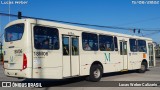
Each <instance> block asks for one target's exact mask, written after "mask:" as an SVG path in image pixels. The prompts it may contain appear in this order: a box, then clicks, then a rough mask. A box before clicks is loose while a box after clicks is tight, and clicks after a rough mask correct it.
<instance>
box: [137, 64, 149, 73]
mask: <svg viewBox="0 0 160 90" xmlns="http://www.w3.org/2000/svg"><path fill="white" fill-rule="evenodd" d="M146 70H147V63H146V62H142V64H141V68H140V69H138V72H139V73H145V72H146Z"/></svg>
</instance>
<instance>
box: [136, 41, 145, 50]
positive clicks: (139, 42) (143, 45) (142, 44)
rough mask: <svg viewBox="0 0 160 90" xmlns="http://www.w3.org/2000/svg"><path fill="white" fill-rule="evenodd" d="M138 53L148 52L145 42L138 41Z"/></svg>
mask: <svg viewBox="0 0 160 90" xmlns="http://www.w3.org/2000/svg"><path fill="white" fill-rule="evenodd" d="M138 51H139V52H147V49H146V41H145V40H138Z"/></svg>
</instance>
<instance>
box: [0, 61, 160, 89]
mask: <svg viewBox="0 0 160 90" xmlns="http://www.w3.org/2000/svg"><path fill="white" fill-rule="evenodd" d="M0 81H30V80H24V79H17V78H12V77H6V76H5V75H4V73H3V68H2V66H1V65H0ZM105 81H115V82H116V81H160V59H157V65H156V67H154V68H150V69H149V70H148V71H147V72H146V73H144V74H140V73H136V72H135V71H129V72H124V73H109V74H104V75H103V78H102V79H101V82H88V81H85V79H84V78H83V77H82V78H72V79H66V80H49V81H43V83H45V85H47V86H48V87H44V88H18V89H22V90H28V89H33V90H35V89H40V90H52V89H54V90H88V89H90V90H98V89H101V90H107V89H119V90H128V89H130V90H133V89H141V90H151V89H152V90H159V89H160V87H100V86H105V85H103V84H106V83H108V84H111V83H112V82H105ZM84 86H85V87H84ZM97 86H98V87H97ZM1 89H5V90H10V89H11V90H13V89H16V90H17V88H0V90H1Z"/></svg>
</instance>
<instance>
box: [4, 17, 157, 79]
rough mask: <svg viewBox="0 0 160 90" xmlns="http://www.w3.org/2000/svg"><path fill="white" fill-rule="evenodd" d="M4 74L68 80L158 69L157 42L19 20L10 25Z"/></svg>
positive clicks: (45, 22) (7, 33)
mask: <svg viewBox="0 0 160 90" xmlns="http://www.w3.org/2000/svg"><path fill="white" fill-rule="evenodd" d="M4 36H5V40H4V73H5V75H7V76H11V77H21V78H32V79H36V78H37V79H64V78H71V77H79V76H87V79H88V80H90V81H99V80H100V79H101V77H102V74H103V73H109V72H118V71H128V70H137V71H139V72H141V73H144V72H145V71H146V69H147V68H149V67H153V66H155V55H154V48H153V44H152V39H150V38H145V37H138V36H132V35H125V34H118V33H113V32H108V31H102V30H95V29H89V28H84V27H78V26H72V25H66V24H61V23H56V22H50V21H44V20H36V19H19V20H16V21H13V22H10V23H9V24H8V25H7V26H6V27H5V33H4Z"/></svg>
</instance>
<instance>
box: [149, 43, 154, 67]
mask: <svg viewBox="0 0 160 90" xmlns="http://www.w3.org/2000/svg"><path fill="white" fill-rule="evenodd" d="M148 50H149V66H150V67H152V66H155V65H154V63H155V62H154V61H155V60H154V59H155V58H154V49H153V44H152V43H148Z"/></svg>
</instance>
